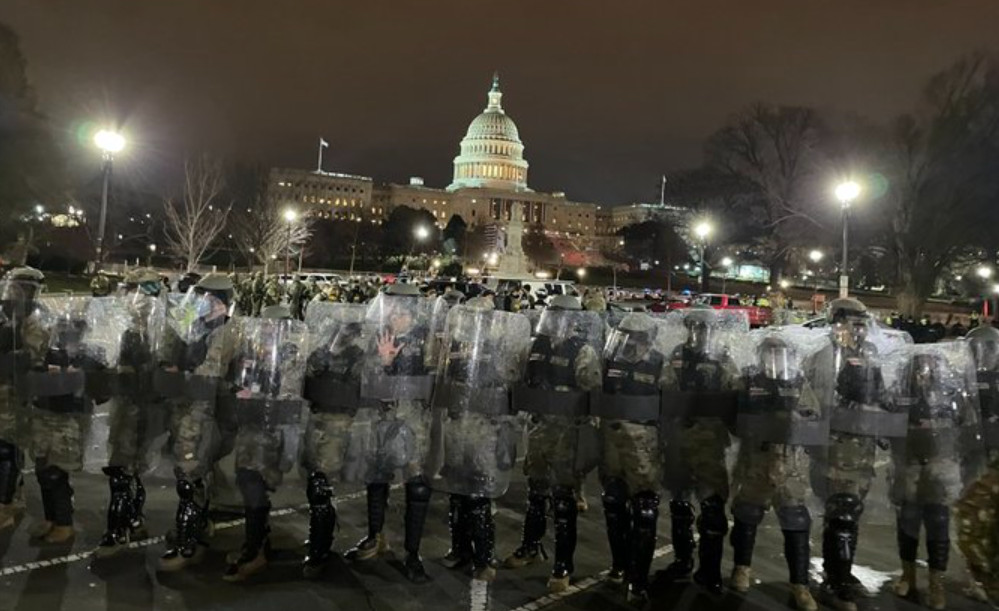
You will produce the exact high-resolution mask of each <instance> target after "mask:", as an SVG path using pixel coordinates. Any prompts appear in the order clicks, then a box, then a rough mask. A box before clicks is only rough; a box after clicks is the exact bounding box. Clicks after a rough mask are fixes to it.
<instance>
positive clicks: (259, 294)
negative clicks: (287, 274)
mask: <svg viewBox="0 0 999 611" xmlns="http://www.w3.org/2000/svg"><path fill="white" fill-rule="evenodd" d="M266 293H267V284H266V282H265V279H264V273H263V272H256V273H255V274H253V283H252V284H251V286H250V294H251V295H252V297H251V303H252V306H253V307H252V308H251V310H250V316H260V310H261V308H263V307H264V298H265V295H266Z"/></svg>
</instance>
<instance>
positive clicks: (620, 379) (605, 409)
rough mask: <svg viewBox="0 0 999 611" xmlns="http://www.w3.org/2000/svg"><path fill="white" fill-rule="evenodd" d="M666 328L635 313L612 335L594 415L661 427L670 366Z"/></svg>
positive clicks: (595, 402) (604, 357) (606, 345)
mask: <svg viewBox="0 0 999 611" xmlns="http://www.w3.org/2000/svg"><path fill="white" fill-rule="evenodd" d="M664 326H665V325H664V324H663V323H662V321H659V320H656V319H654V318H652V317H651V316H649V315H648V314H646V313H644V312H633V313H629V314H628V320H627V321H624V320H623V319H622V321H620V324H618V325H617V327H616V328H615V329H614V330H612V331H611V332H610V334H609V335H608V337H607V343H606V344H605V345H604V350H603V362H604V377H603V385H602V388H601V392H600V393H599V395H598V397H597V400H595V401H594V403H593V407H592V409H591V413H592V414H593V415H594V416H599V417H600V418H602V419H607V420H624V421H629V422H636V423H654V424H657V425H658V423H659V416H660V397H659V393H660V386H661V384H662V373H663V368H664V367H665V365H666V363H667V361H666V353H667V348H666V338H667V334H666V333H665V332H664V330H663V327H664Z"/></svg>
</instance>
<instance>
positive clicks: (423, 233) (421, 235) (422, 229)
mask: <svg viewBox="0 0 999 611" xmlns="http://www.w3.org/2000/svg"><path fill="white" fill-rule="evenodd" d="M414 234H415V235H416V239H417V240H420V241H421V242H422V241H423V240H426V239H427V238H429V237H430V230H429V229H427V227H426V226H425V225H420V226H419V227H417V228H416V231H415V232H414Z"/></svg>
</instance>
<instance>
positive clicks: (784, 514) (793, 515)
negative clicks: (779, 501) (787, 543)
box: [777, 505, 812, 532]
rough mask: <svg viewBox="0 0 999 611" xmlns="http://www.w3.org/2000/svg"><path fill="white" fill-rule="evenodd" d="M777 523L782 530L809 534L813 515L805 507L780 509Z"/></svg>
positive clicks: (792, 506)
mask: <svg viewBox="0 0 999 611" xmlns="http://www.w3.org/2000/svg"><path fill="white" fill-rule="evenodd" d="M777 521H778V522H780V529H781V530H787V531H792V532H808V531H809V530H811V528H812V515H811V514H810V513H809V512H808V507H806V506H804V505H791V506H786V507H778V508H777Z"/></svg>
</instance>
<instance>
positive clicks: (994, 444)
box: [965, 326, 999, 459]
mask: <svg viewBox="0 0 999 611" xmlns="http://www.w3.org/2000/svg"><path fill="white" fill-rule="evenodd" d="M965 341H966V342H967V343H968V345H969V347H970V348H971V353H972V356H973V357H974V359H975V378H976V382H977V390H978V393H977V394H978V406H979V420H980V421H981V426H982V443H983V446H984V448H985V450H986V451H987V452H988V454H989V455H990V456H992V457H993V459H995V458H996V457H999V330H997V329H996V328H995V327H991V326H985V327H978V328H976V329H973V330H972V331H971V332H970V333H969V334H968V335H967V336H966V338H965Z"/></svg>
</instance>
